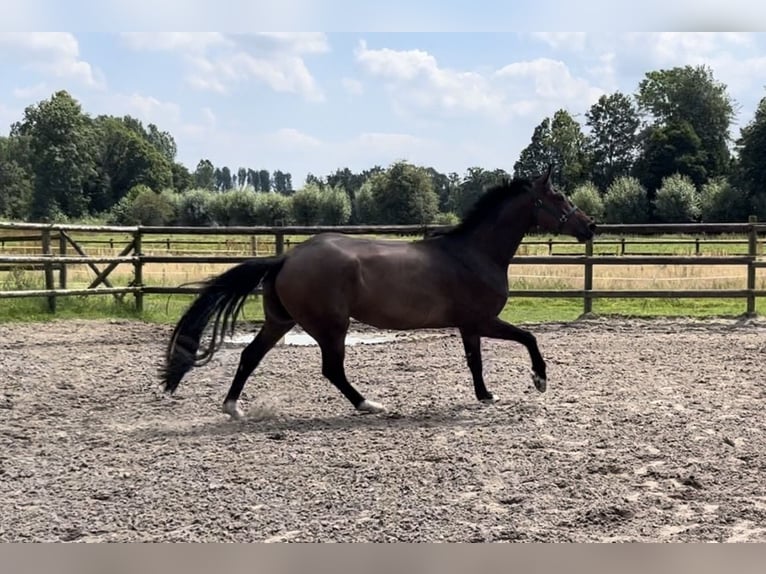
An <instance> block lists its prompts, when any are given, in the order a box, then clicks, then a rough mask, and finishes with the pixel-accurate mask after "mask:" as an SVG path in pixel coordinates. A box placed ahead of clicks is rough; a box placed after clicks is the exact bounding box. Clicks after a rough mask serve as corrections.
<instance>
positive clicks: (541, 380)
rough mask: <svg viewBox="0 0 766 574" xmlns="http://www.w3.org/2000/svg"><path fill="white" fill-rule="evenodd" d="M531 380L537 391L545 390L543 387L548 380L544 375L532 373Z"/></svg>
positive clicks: (542, 391)
mask: <svg viewBox="0 0 766 574" xmlns="http://www.w3.org/2000/svg"><path fill="white" fill-rule="evenodd" d="M532 382H533V383H534V384H535V388H536V389H537V390H538V391H540V392H541V393H544V392H545V389H546V387H547V385H548V381H547V380H546V379H545V377H541V376H540V375H538V374H536V373H533V374H532Z"/></svg>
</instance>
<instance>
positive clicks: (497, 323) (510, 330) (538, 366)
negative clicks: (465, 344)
mask: <svg viewBox="0 0 766 574" xmlns="http://www.w3.org/2000/svg"><path fill="white" fill-rule="evenodd" d="M477 332H478V333H479V336H482V337H490V338H492V339H504V340H506V341H516V342H518V343H521V344H522V345H524V346H525V347H526V348H527V351H529V358H530V359H531V360H532V382H533V383H534V385H535V388H536V389H537V390H538V391H540V392H541V393H544V392H545V389H546V387H547V378H546V374H545V360H544V359H543V356H542V355H541V354H540V349H539V348H538V347H537V339H535V336H534V335H533V334H532V333H530V332H529V331H525V330H524V329H520V328H519V327H516V326H514V325H511V324H510V323H506V322H505V321H503V320H502V319H500V318H498V317H495V318H494V319H492V320H491V321H488V322H487V323H484V324H482V325H480V326H479V328H478V330H477Z"/></svg>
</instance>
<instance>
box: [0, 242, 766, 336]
mask: <svg viewBox="0 0 766 574" xmlns="http://www.w3.org/2000/svg"><path fill="white" fill-rule="evenodd" d="M74 236H75V239H84V238H85V237H86V234H82V233H75V234H74ZM96 236H98V237H99V238H100V239H103V240H109V239H113V240H114V249H110V248H109V247H108V245H99V246H96V245H84V246H83V247H84V249H85V250H86V252H87V253H89V254H92V255H110V254H116V252H118V251H119V250H120V249H122V248H123V247H124V245H125V243H126V242H127V241H128V240H129V237H128V236H127V235H126V236H124V237H118V234H112V233H104V234H97V235H94V234H87V237H88V238H91V239H92V238H94V237H96ZM148 239H149V238H147V240H148ZM151 239H152V240H159V241H161V242H164V241H165V240H167V239H170V241H171V249H172V251H173V252H182V253H183V252H191V251H194V252H198V253H200V252H201V253H230V254H234V253H238V254H242V255H249V254H250V250H251V247H252V245H251V244H250V238H249V237H248V236H231V237H229V238H228V239H230V240H232V241H236V242H237V244H231V243H230V244H229V245H228V246H227V245H226V244H225V240H226V238H225V237H221V236H215V235H213V234H211V235H209V236H191V235H190V236H186V237H183V236H168V237H165V236H152V237H151ZM179 239H187V240H190V241H199V240H205V241H209V242H210V243H208V244H204V245H199V244H197V245H196V246H192V245H182V246H178V245H177V244H176V243H175V242H176V240H179ZM286 239H287V240H288V241H289V243H290V244H292V245H294V244H295V243H298V242H300V241H302V240H305V239H306V238H305V237H298V236H295V237H292V236H291V237H288V238H286ZM398 239H401V240H408V239H410V240H411V239H415V238H414V237H408V238H398ZM547 239H548V236H547V235H542V236H530V237H528V238H527V241H526V242H525V243H524V244H522V248H521V249H520V251H519V254H524V255H533V254H547V253H548V246H547V244H546V243H545V242H547ZM619 239H620V238H619V237H614V236H599V238H598V240H597V241H596V243H595V246H594V252H595V253H597V254H618V253H619V252H620V245H619V244H614V243H606V242H609V241H618V242H619ZM626 239H627V240H628V241H646V243H645V244H643V245H636V244H633V245H628V246H627V249H626V253H627V254H631V253H638V252H641V253H652V254H657V255H660V254H663V255H686V254H693V253H694V252H695V246H694V244H693V243H688V244H684V243H679V242H678V240H679V239H686V240H694V237H692V236H681V235H668V236H659V237H651V238H640V237H630V238H626ZM744 239H745V238H744V236H723V237H716V238H712V237H710V238H703V239H702V241H701V249H700V251H701V253H702V254H705V255H713V254H716V255H723V254H743V253H745V252H746V249H747V246H746V244H745V243H737V244H734V243H726V242H719V240H738V241H742V240H744ZM761 239H762V238H761ZM258 241H259V242H261V243H264V244H263V245H261V246H260V247H259V249H258V251H259V254H261V255H263V254H264V253H263V252H264V250H269V249H272V248H273V237H269V236H262V237H259V238H258ZM531 241H542V242H543V244H541V245H532V244H531V243H530V242H531ZM556 241H557V242H560V241H567V238H564V237H557V238H556ZM11 247H12V246H11V244H8V245H6V250H7V249H9V248H11ZM148 251H152V252H155V253H167V246H166V244H163V243H157V244H152V245H149V244H148V243H145V244H144V252H148ZM553 253H554V254H562V253H584V246H583V244H579V243H576V242H575V241H574V240H569V241H567V242H566V243H564V244H562V243H557V244H555V245H554V248H553ZM70 254H72V253H71V248H70ZM174 265H177V266H179V267H180V264H174ZM100 267H103V266H100ZM171 267H172V266H170V265H164V266H161V268H162V270H163V272H164V271H165V270H167V269H169V268H171ZM121 268H124V267H121ZM150 268H151V266H148V267H147V268H145V279H147V278H148V280H149V281H152V280H153V281H156V282H158V284H163V285H176V284H178V283H182V282H183V281H184V280H186V279H185V278H184V277H180V276H179V274H176V275H174V274H172V273H170V272H169V274H168V276H167V277H165V276H162V277H150V274H149V271H150ZM155 268H156V267H155ZM517 270H518V268H517ZM189 271H190V272H192V274H193V271H194V270H193V269H189ZM198 271H199V270H198ZM184 272H185V269H184ZM657 272H658V273H661V272H662V270H661V269H660V270H658V271H657ZM205 273H207V271H205ZM87 277H88V280H90V279H92V276H90V275H88V276H87ZM131 278H132V267H130V266H127V271H126V272H124V273H123V275H122V276H120V275H118V274H117V273H115V274H113V275H112V276H111V279H112V280H113V281H114V282H115V284H116V285H124V284H126V283H127V282H128V281H129V280H130V279H131ZM682 278H683V277H682ZM683 279H685V278H683ZM70 281H71V276H70ZM85 284H86V285H87V283H85ZM70 286H74V285H70ZM679 286H681V284H680V283H679ZM557 287H562V288H570V286H569V285H567V284H566V283H565V282H563V279H561V278H557V277H555V276H551V277H548V278H544V279H539V278H533V279H525V278H522V277H520V278H518V279H517V280H516V282H515V284H514V285H513V288H514V289H525V288H528V289H537V288H545V289H555V288H557ZM706 287H707V286H706ZM40 288H42V274H41V273H40V272H25V271H23V270H18V271H14V272H11V273H0V289H3V290H16V289H18V290H23V289H40ZM708 288H709V287H708ZM191 300H192V297H191V296H188V295H187V296H184V295H172V296H169V295H152V296H145V297H144V312H143V313H142V314H138V313H137V312H136V311H135V305H134V301H135V299H134V297H133V296H132V295H126V296H125V298H124V302H123V303H120V302H117V301H115V299H114V297H112V296H111V295H101V296H98V297H96V296H92V297H80V296H69V297H60V298H58V300H57V312H56V314H55V315H52V314H50V313H49V312H48V311H47V301H46V299H44V298H35V299H0V322H9V321H48V320H52V319H70V318H89V319H101V318H130V319H140V320H144V321H148V322H153V323H161V324H173V323H175V322H176V321H177V320H178V318H179V317H180V316H181V314H182V313H183V311H184V310H185V309H186V307H187V306H188V305H189V303H190V302H191ZM582 311H583V303H582V300H580V299H566V298H553V299H536V298H513V299H510V300H509V301H508V304H507V305H506V307H505V309H504V310H503V312H502V316H503V318H505V319H506V320H508V321H510V322H513V323H540V322H547V321H571V320H574V319H576V318H577V317H579V316H580V315H581V314H582ZM744 311H745V300H744V299H731V300H730V299H646V298H643V299H603V300H600V299H596V300H594V304H593V312H594V313H595V314H597V315H605V316H606V315H622V316H641V317H651V316H693V317H704V316H740V315H742V314H743V313H744ZM244 318H245V319H246V320H255V321H258V320H261V319H262V309H261V304H260V299H259V298H258V297H252V298H251V300H250V301H249V303H248V304H247V305H246V307H245V315H244Z"/></svg>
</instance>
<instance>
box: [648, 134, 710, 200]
mask: <svg viewBox="0 0 766 574" xmlns="http://www.w3.org/2000/svg"><path fill="white" fill-rule="evenodd" d="M633 173H634V175H635V176H636V177H637V178H638V179H639V180H640V181H641V183H642V185H643V186H644V187H645V188H646V189H647V190H648V194H649V200H650V201H654V195H655V193H656V192H657V189H658V188H659V187H660V185H662V180H663V179H665V178H666V177H669V176H671V175H673V174H674V173H679V174H682V175H686V176H688V177H689V178H690V179H691V180H692V181H693V182H694V183H695V185H702V183H704V182H705V181H707V179H708V172H707V170H706V169H705V154H704V150H703V149H702V141H701V140H700V138H699V137H697V134H696V133H695V132H694V129H693V128H692V126H691V125H690V124H689V123H688V122H683V121H682V122H673V123H670V124H668V125H665V126H652V127H650V128H649V129H648V130H647V132H646V138H645V141H644V143H643V151H642V154H641V157H639V158H638V160H637V161H636V163H635V165H634V169H633Z"/></svg>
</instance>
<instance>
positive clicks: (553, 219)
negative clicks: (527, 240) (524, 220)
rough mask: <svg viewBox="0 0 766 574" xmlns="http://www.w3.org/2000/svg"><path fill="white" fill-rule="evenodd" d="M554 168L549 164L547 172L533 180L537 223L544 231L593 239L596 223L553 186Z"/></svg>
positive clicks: (584, 239) (579, 239) (585, 239)
mask: <svg viewBox="0 0 766 574" xmlns="http://www.w3.org/2000/svg"><path fill="white" fill-rule="evenodd" d="M552 170H553V166H552V165H549V166H548V171H547V172H546V173H544V174H543V175H541V176H540V177H538V178H537V179H535V180H533V181H532V195H533V197H534V217H535V224H536V225H537V226H538V227H539V228H540V229H541V230H542V231H547V232H550V233H565V234H566V235H571V236H572V237H575V238H576V239H577V240H578V241H587V240H589V239H591V238H592V237H593V235H594V234H595V231H596V223H595V222H594V221H593V219H592V218H591V217H590V216H588V215H587V214H586V213H585V212H583V211H582V210H581V209H580V208H579V207H577V206H576V205H575V204H574V203H572V202H571V201H570V200H569V198H568V197H566V196H565V195H564V194H563V193H560V192H558V191H556V190H555V189H554V188H553V185H551V171H552Z"/></svg>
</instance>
